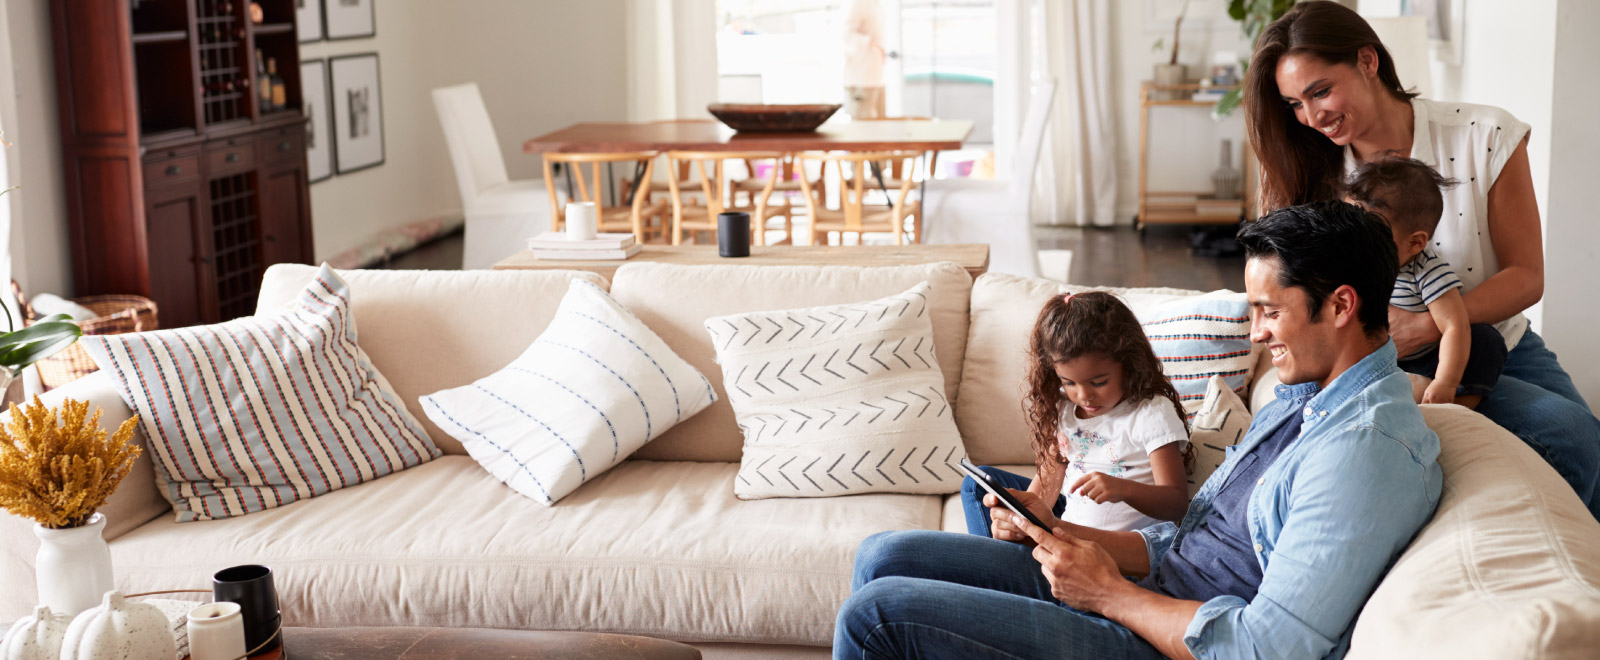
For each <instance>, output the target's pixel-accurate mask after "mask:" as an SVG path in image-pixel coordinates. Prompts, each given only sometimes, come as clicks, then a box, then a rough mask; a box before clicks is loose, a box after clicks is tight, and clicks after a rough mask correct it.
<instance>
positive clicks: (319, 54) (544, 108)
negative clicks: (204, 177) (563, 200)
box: [300, 0, 628, 259]
mask: <svg viewBox="0 0 1600 660" xmlns="http://www.w3.org/2000/svg"><path fill="white" fill-rule="evenodd" d="M624 5H625V2H624V1H623V0H585V1H584V2H524V1H522V0H472V1H471V2H438V1H436V0H380V1H379V2H378V3H377V5H376V7H377V19H378V30H377V32H378V34H377V37H376V38H373V39H361V40H353V41H323V42H315V43H309V44H304V45H303V46H302V47H301V49H300V56H301V59H302V60H305V59H312V58H325V57H330V56H337V55H343V54H352V53H365V52H373V51H376V52H377V53H378V57H379V65H380V68H381V71H382V75H383V82H382V84H383V121H384V149H385V151H386V153H385V162H384V164H383V165H382V166H380V167H375V168H372V169H368V170H361V171H358V172H354V173H352V174H349V175H346V176H335V177H333V178H331V179H328V180H326V181H323V182H321V183H317V184H313V185H312V186H311V207H312V218H313V220H314V222H315V230H316V232H315V235H316V254H317V258H319V259H321V258H326V257H328V256H331V255H333V254H336V253H338V252H340V251H342V250H346V249H349V248H351V247H355V246H357V245H359V244H361V243H362V242H363V241H364V240H366V239H368V238H370V237H371V236H372V235H373V234H375V233H377V232H379V231H382V230H384V229H387V228H391V227H395V226H398V225H402V224H405V223H407V222H411V221H414V220H420V219H424V218H431V217H435V216H439V215H442V214H450V213H459V212H460V209H461V196H460V193H459V192H458V191H457V190H456V184H455V175H454V170H453V169H452V168H451V164H450V155H449V153H448V152H447V151H446V149H445V144H444V134H443V132H442V131H441V130H440V128H439V119H438V115H437V114H435V112H434V109H433V98H432V96H431V95H430V92H431V90H433V89H434V88H436V87H443V86H446V85H454V84H458V83H464V82H474V81H475V82H477V83H478V87H479V89H481V90H482V92H483V97H484V103H485V105H487V106H488V109H489V116H490V118H491V119H492V120H493V122H494V127H495V131H496V135H497V136H498V137H499V141H500V150H501V152H502V153H503V154H504V155H505V159H506V169H507V171H508V172H509V174H510V176H511V178H512V179H527V178H540V176H541V174H540V166H539V159H538V158H536V157H534V156H529V155H526V154H524V153H522V142H523V141H524V140H527V139H529V138H532V137H535V136H538V135H542V134H544V133H548V132H550V131H553V130H556V129H559V128H561V127H563V126H566V125H568V124H571V123H575V122H579V121H622V120H624V119H626V115H627V102H628V98H627V91H628V90H627V86H628V78H627V45H626V39H625V36H626V34H627V30H626V28H627V25H626V18H625V15H624V9H623V8H624Z"/></svg>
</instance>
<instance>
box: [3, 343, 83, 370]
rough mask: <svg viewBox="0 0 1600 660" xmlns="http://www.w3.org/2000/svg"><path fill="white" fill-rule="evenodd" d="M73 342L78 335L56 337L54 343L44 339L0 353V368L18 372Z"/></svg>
mask: <svg viewBox="0 0 1600 660" xmlns="http://www.w3.org/2000/svg"><path fill="white" fill-rule="evenodd" d="M75 341H78V335H65V336H58V337H56V338H54V341H51V340H49V339H45V340H40V341H36V342H34V343H31V344H27V345H25V346H22V347H21V348H18V349H16V350H13V351H9V352H5V353H0V366H6V367H10V368H12V369H19V370H20V369H22V368H23V367H26V366H28V365H30V364H33V363H35V362H38V361H40V360H43V359H45V358H47V357H50V356H51V355H55V354H56V352H57V351H60V350H61V349H63V348H66V347H68V346H71V345H72V342H75Z"/></svg>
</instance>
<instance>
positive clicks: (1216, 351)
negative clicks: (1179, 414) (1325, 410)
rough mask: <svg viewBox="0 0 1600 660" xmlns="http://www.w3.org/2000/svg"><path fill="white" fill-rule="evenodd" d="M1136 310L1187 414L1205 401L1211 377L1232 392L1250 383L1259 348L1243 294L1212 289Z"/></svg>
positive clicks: (1189, 414)
mask: <svg viewBox="0 0 1600 660" xmlns="http://www.w3.org/2000/svg"><path fill="white" fill-rule="evenodd" d="M1124 295H1126V294H1124ZM1134 313H1135V314H1137V315H1138V316H1139V322H1140V323H1141V324H1142V325H1143V327H1144V334H1145V336H1146V337H1149V338H1150V348H1152V349H1153V350H1154V351H1155V353H1156V357H1157V358H1159V359H1160V360H1161V369H1162V371H1163V372H1164V373H1165V374H1166V376H1167V381H1168V382H1170V383H1172V387H1173V389H1176V390H1177V391H1178V400H1179V401H1181V402H1183V409H1184V411H1185V412H1186V413H1187V415H1188V417H1189V418H1190V419H1193V418H1194V415H1195V412H1196V411H1198V410H1200V405H1201V403H1203V402H1204V401H1205V398H1206V389H1207V388H1208V387H1209V386H1210V384H1211V380H1212V379H1214V378H1222V379H1223V380H1225V381H1227V383H1228V386H1229V387H1231V388H1232V389H1233V391H1234V392H1236V393H1242V392H1245V391H1246V390H1248V389H1249V385H1250V378H1251V372H1252V371H1254V370H1255V366H1256V360H1257V353H1258V352H1259V351H1257V349H1256V345H1255V344H1252V343H1251V342H1250V306H1249V305H1248V304H1247V303H1246V302H1245V298H1244V294H1242V293H1233V292H1229V291H1215V292H1212V293H1207V294H1205V295H1200V296H1188V297H1184V298H1180V299H1177V300H1170V301H1167V302H1164V303H1161V304H1159V305H1155V306H1153V307H1145V308H1143V309H1135V310H1134Z"/></svg>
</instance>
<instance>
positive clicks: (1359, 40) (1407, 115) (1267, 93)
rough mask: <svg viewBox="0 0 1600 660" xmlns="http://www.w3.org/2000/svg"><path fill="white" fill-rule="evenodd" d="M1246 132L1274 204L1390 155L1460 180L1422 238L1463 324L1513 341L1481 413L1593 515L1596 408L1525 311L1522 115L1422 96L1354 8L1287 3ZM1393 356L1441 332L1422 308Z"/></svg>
mask: <svg viewBox="0 0 1600 660" xmlns="http://www.w3.org/2000/svg"><path fill="white" fill-rule="evenodd" d="M1245 110H1246V122H1245V123H1246V130H1247V131H1249V134H1250V139H1251V142H1252V144H1253V145H1254V148H1255V151H1256V156H1257V159H1258V160H1259V162H1260V164H1261V203H1262V207H1263V209H1266V210H1270V209H1276V208H1283V207H1286V206H1290V205H1295V204H1302V203H1306V202H1312V201H1319V200H1326V199H1338V198H1339V197H1341V195H1340V188H1341V185H1340V184H1341V182H1342V181H1343V179H1344V177H1345V176H1346V174H1347V173H1348V172H1350V171H1352V170H1354V169H1355V168H1356V167H1357V166H1359V165H1361V164H1362V163H1366V162H1371V161H1375V160H1381V159H1384V158H1388V157H1392V156H1398V157H1409V158H1415V159H1417V160H1421V161H1423V162H1424V163H1427V164H1428V165H1430V166H1432V167H1433V168H1434V169H1436V170H1438V171H1439V173H1440V174H1442V175H1444V176H1445V177H1448V178H1452V179H1455V180H1457V181H1459V182H1461V185H1459V186H1457V187H1455V188H1454V189H1452V190H1446V191H1444V213H1443V215H1442V216H1441V217H1440V219H1439V226H1438V228H1437V230H1435V232H1434V234H1433V239H1434V242H1435V244H1434V245H1433V246H1430V247H1431V249H1433V250H1434V252H1436V253H1438V254H1439V255H1440V256H1441V257H1443V258H1444V259H1445V260H1446V261H1448V262H1450V263H1451V264H1452V265H1454V267H1455V270H1456V273H1457V274H1458V275H1459V276H1460V278H1461V281H1462V285H1463V286H1462V291H1463V293H1464V299H1465V301H1466V305H1467V313H1468V317H1469V319H1470V321H1471V322H1472V323H1490V324H1494V325H1495V327H1496V329H1498V330H1500V333H1501V335H1502V336H1503V338H1504V339H1505V341H1506V345H1507V348H1508V349H1510V353H1509V354H1508V356H1507V358H1506V366H1505V371H1504V373H1503V375H1502V376H1501V378H1500V381H1499V382H1498V383H1497V384H1496V386H1495V389H1494V391H1493V393H1491V394H1490V395H1489V396H1488V397H1487V398H1486V399H1484V401H1483V403H1482V404H1480V405H1479V407H1478V412H1480V413H1483V414H1484V415H1486V416H1488V417H1489V418H1490V419H1492V420H1494V421H1495V422H1497V423H1499V424H1500V425H1501V426H1503V427H1505V428H1506V429H1508V430H1510V431H1511V432H1512V433H1515V434H1516V435H1517V437H1519V438H1521V439H1522V440H1523V441H1524V442H1526V443H1528V445H1529V446H1531V447H1532V448H1533V449H1534V450H1535V451H1537V452H1539V454H1540V455H1541V456H1543V457H1544V459H1545V460H1546V461H1548V462H1549V463H1550V465H1551V466H1552V467H1554V468H1555V469H1556V471H1557V472H1559V473H1560V474H1561V476H1562V477H1563V478H1564V479H1566V481H1567V483H1568V484H1570V485H1571V486H1572V488H1573V490H1574V491H1576V492H1577V493H1578V496H1579V497H1580V498H1582V499H1583V501H1584V503H1585V504H1587V505H1588V506H1589V509H1590V511H1591V512H1592V513H1595V515H1596V517H1600V489H1597V478H1600V477H1597V475H1600V420H1597V419H1596V418H1595V416H1594V414H1593V413H1592V412H1591V411H1590V409H1589V406H1588V404H1587V403H1585V402H1584V400H1583V397H1582V396H1581V395H1580V394H1579V393H1578V390H1577V388H1576V387H1575V386H1573V384H1572V378H1571V377H1570V376H1568V375H1567V372H1566V371H1564V370H1563V369H1562V368H1561V365H1560V364H1559V363H1557V361H1556V356H1555V354H1554V353H1553V352H1551V351H1550V350H1549V349H1547V348H1546V347H1545V345H1544V340H1543V339H1542V338H1540V337H1539V335H1538V334H1535V333H1534V332H1533V331H1532V330H1530V329H1528V322H1527V319H1526V318H1524V317H1523V316H1522V312H1523V310H1525V309H1527V308H1528V307H1530V306H1532V305H1533V304H1534V303H1536V302H1538V301H1539V298H1540V297H1541V296H1543V295H1544V254H1543V247H1542V242H1541V238H1540V228H1539V208H1538V206H1537V204H1536V203H1535V200H1534V194H1533V176H1532V174H1531V173H1530V170H1529V167H1528V134H1529V131H1530V127H1529V126H1528V124H1525V123H1523V122H1521V121H1518V120H1517V118H1515V117H1513V116H1511V114H1510V113H1508V112H1506V111H1504V110H1502V109H1500V108H1496V107H1492V106H1485V105H1473V104H1467V103H1453V102H1440V101H1432V100H1428V99H1422V98H1418V97H1417V95H1416V94H1414V93H1412V92H1409V91H1407V90H1406V88H1405V87H1404V85H1403V84H1402V81H1401V80H1400V79H1399V76H1397V75H1396V73H1395V67H1394V61H1393V59H1391V58H1390V56H1389V52H1388V50H1387V49H1385V48H1384V46H1383V43H1382V42H1381V41H1379V39H1378V36H1377V34H1375V33H1374V32H1373V30H1372V27H1371V26H1369V25H1367V22H1366V21H1365V20H1364V19H1362V18H1361V16H1360V15H1358V14H1356V12H1354V11H1352V10H1350V9H1349V8H1346V7H1344V6H1343V5H1340V4H1338V3H1335V2H1329V1H1327V0H1318V1H1315V2H1303V3H1301V4H1298V5H1296V6H1295V7H1294V8H1293V9H1291V10H1290V11H1289V13H1287V14H1285V15H1284V16H1283V17H1282V18H1280V19H1278V20H1277V21H1275V22H1273V23H1272V24H1271V25H1269V26H1267V28H1266V30H1264V31H1263V32H1262V33H1261V36H1260V38H1258V39H1257V40H1256V45H1255V53H1254V55H1253V57H1252V59H1251V62H1250V68H1249V71H1248V74H1247V76H1246V79H1245ZM1389 326H1390V333H1391V334H1392V335H1393V337H1394V341H1395V344H1396V347H1397V348H1398V349H1399V352H1400V354H1401V355H1406V354H1408V353H1410V352H1412V351H1414V350H1415V349H1417V348H1419V347H1422V346H1426V345H1428V344H1431V343H1436V342H1438V341H1439V337H1440V334H1439V330H1438V328H1437V327H1436V326H1435V325H1434V323H1433V321H1432V319H1431V318H1430V317H1429V315H1428V314H1426V313H1414V312H1407V311H1404V310H1401V309H1399V308H1395V307H1391V308H1390V310H1389Z"/></svg>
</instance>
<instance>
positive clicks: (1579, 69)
mask: <svg viewBox="0 0 1600 660" xmlns="http://www.w3.org/2000/svg"><path fill="white" fill-rule="evenodd" d="M1597 29H1600V2H1594V1H1593V0H1561V5H1560V7H1559V8H1557V10H1556V21H1555V35H1556V37H1555V39H1554V41H1555V49H1554V50H1555V52H1554V56H1555V65H1554V66H1553V67H1552V69H1553V71H1554V83H1553V85H1552V88H1553V89H1554V94H1553V95H1552V97H1551V101H1550V107H1551V112H1550V123H1549V124H1548V125H1549V129H1548V130H1547V131H1545V134H1546V135H1548V136H1549V138H1548V139H1547V140H1546V142H1547V144H1548V145H1549V146H1548V147H1547V148H1548V149H1549V153H1550V166H1549V170H1548V171H1549V189H1548V190H1549V197H1547V198H1546V199H1547V200H1548V201H1547V202H1546V204H1545V206H1544V207H1543V210H1544V218H1545V233H1544V254H1545V287H1544V318H1543V324H1542V325H1541V327H1540V328H1539V332H1540V333H1542V334H1543V335H1544V337H1545V340H1546V341H1547V342H1548V343H1549V345H1550V348H1551V349H1552V350H1554V351H1555V352H1556V354H1557V355H1559V356H1560V357H1561V364H1562V366H1564V367H1566V369H1567V373H1569V374H1572V379H1573V381H1574V382H1575V383H1576V384H1577V386H1578V389H1579V391H1581V392H1582V393H1583V396H1584V398H1585V399H1587V400H1588V401H1589V404H1590V406H1591V407H1593V406H1600V340H1596V335H1595V329H1596V328H1600V305H1597V304H1595V302H1594V285H1595V284H1596V283H1597V282H1600V277H1596V276H1595V270H1594V265H1595V263H1596V262H1597V261H1600V222H1596V221H1595V216H1596V215H1597V214H1600V186H1596V185H1595V182H1596V181H1600V158H1596V154H1600V127H1596V126H1595V121H1594V109H1595V108H1596V107H1600V88H1597V87H1596V85H1595V71H1594V67H1595V64H1596V63H1600V40H1596V39H1595V32H1596V30H1597ZM1529 148H1530V149H1532V147H1531V146H1530V147H1529Z"/></svg>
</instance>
